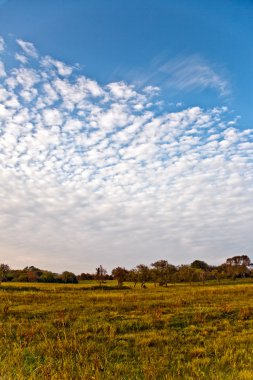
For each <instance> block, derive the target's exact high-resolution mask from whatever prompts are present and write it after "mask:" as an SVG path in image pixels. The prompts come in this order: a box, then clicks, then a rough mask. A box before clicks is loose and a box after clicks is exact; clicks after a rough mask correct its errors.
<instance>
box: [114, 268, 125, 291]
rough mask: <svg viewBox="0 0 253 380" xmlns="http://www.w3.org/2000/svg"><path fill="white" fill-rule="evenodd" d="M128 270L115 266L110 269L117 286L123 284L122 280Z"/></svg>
mask: <svg viewBox="0 0 253 380" xmlns="http://www.w3.org/2000/svg"><path fill="white" fill-rule="evenodd" d="M127 275H128V271H127V270H126V269H125V268H121V267H117V268H114V269H113V270H112V276H113V278H114V279H115V280H117V282H118V287H121V286H122V285H123V282H124V281H126V279H127Z"/></svg>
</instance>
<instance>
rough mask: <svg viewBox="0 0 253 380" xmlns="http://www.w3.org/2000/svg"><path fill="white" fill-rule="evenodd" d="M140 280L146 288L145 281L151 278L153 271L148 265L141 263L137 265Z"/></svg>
mask: <svg viewBox="0 0 253 380" xmlns="http://www.w3.org/2000/svg"><path fill="white" fill-rule="evenodd" d="M136 271H137V276H138V280H139V281H140V283H141V287H142V288H145V283H146V282H147V281H149V280H150V279H151V272H150V269H149V267H148V266H147V265H144V264H139V265H137V267H136Z"/></svg>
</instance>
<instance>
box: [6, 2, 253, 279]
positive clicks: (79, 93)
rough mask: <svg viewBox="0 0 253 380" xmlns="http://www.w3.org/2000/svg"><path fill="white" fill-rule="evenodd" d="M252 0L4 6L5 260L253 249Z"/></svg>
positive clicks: (68, 265)
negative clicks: (252, 231) (252, 235)
mask: <svg viewBox="0 0 253 380" xmlns="http://www.w3.org/2000/svg"><path fill="white" fill-rule="evenodd" d="M252 19H253V4H252V2H251V1H246V0H245V1H243V0H241V1H235V0H234V1H232V0H231V1H226V0H224V1H212V2H210V1H201V2H200V1H169V0H168V1H165V0H164V1H162V0H156V1H151V0H147V1H119V0H118V1H101V0H100V1H97V0H92V1H77V0H76V1H71V2H70V1H60V0H55V1H54V2H52V1H47V0H46V1H36V2H31V1H15V0H9V1H8V0H7V1H3V0H2V1H0V25H1V27H0V36H1V39H0V84H1V87H0V166H1V176H0V180H1V182H2V184H3V186H2V190H1V193H0V196H1V206H0V207H1V210H0V211H1V218H0V226H1V234H2V236H1V239H0V241H1V243H0V244H1V245H0V252H1V255H2V257H3V258H2V261H5V262H8V263H9V264H10V265H12V266H14V267H15V266H21V267H22V266H26V265H37V266H41V267H44V268H49V269H54V270H59V271H60V270H64V269H72V270H73V271H75V272H81V271H92V270H93V268H95V267H96V266H97V265H99V264H102V265H104V266H105V267H107V268H108V269H109V270H110V269H111V268H112V267H114V266H117V265H122V266H123V265H125V266H127V267H131V266H134V265H135V264H138V263H141V262H142V263H145V264H149V263H151V262H152V261H154V260H156V259H160V258H166V259H167V260H168V261H170V262H172V263H174V264H179V263H187V262H191V260H194V259H196V258H199V259H204V260H206V261H207V262H210V263H213V264H215V263H219V262H222V261H223V260H225V258H226V257H227V256H231V255H234V254H241V253H246V254H248V255H250V253H251V252H250V249H251V248H252V242H253V241H252V237H251V232H250V231H251V230H252V227H253V217H252V214H253V213H252V211H253V203H252V199H253V198H252V193H253V171H252V169H253V168H252V144H253V143H252V136H253V130H252V117H253V111H252V106H251V105H252V100H253V99H252V94H253V91H252V90H253V89H252V83H253V82H252V80H251V78H252V70H253V69H252V61H253V59H252V58H253V56H252V55H253V47H252V44H251V39H250V36H251V35H252Z"/></svg>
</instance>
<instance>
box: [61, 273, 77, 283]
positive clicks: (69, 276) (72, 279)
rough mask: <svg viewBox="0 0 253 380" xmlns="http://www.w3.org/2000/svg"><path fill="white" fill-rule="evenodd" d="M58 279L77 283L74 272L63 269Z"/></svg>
mask: <svg viewBox="0 0 253 380" xmlns="http://www.w3.org/2000/svg"><path fill="white" fill-rule="evenodd" d="M59 278H60V280H61V281H62V282H65V283H71V284H77V283H78V280H77V277H76V275H75V274H74V273H72V272H68V271H65V272H63V273H62V274H61V275H60V277H59Z"/></svg>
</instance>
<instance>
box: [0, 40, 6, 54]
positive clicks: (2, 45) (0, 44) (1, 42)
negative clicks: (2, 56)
mask: <svg viewBox="0 0 253 380" xmlns="http://www.w3.org/2000/svg"><path fill="white" fill-rule="evenodd" d="M4 48H5V43H4V39H3V37H1V36H0V53H1V52H3V51H4Z"/></svg>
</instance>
